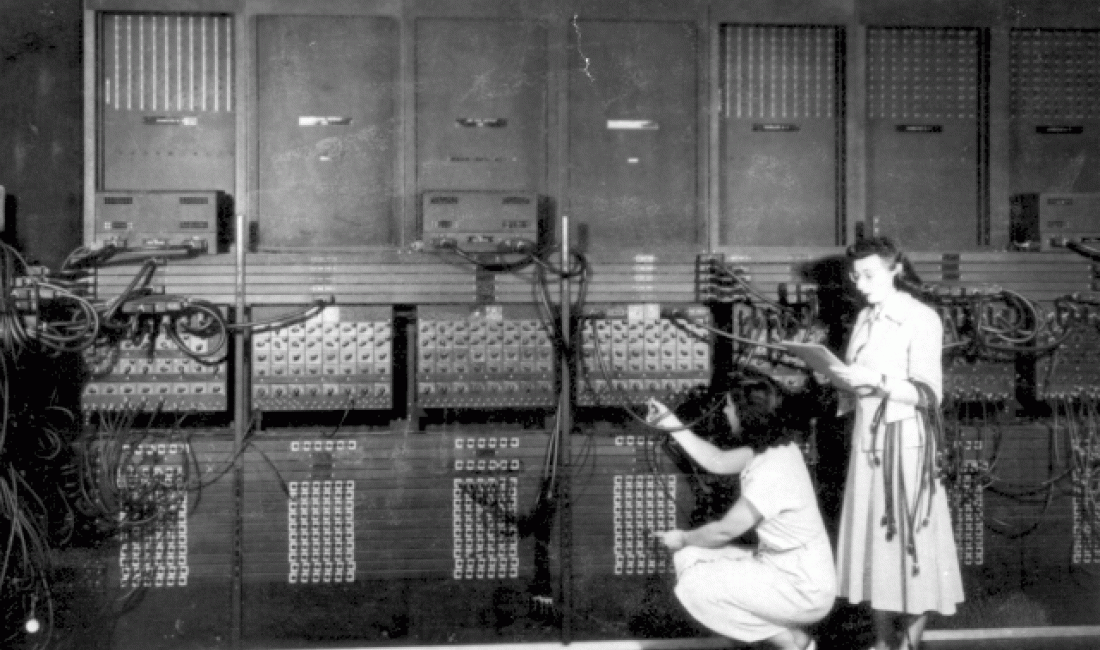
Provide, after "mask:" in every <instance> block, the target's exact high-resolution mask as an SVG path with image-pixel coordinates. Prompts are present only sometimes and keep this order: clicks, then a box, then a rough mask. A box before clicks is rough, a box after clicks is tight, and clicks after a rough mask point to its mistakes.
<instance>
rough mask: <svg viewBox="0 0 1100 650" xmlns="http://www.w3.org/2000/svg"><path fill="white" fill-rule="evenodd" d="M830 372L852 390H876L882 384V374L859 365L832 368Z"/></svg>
mask: <svg viewBox="0 0 1100 650" xmlns="http://www.w3.org/2000/svg"><path fill="white" fill-rule="evenodd" d="M829 371H830V372H832V373H833V375H834V376H835V377H836V378H837V379H839V380H840V381H842V382H843V383H844V385H845V386H847V387H850V388H853V389H855V388H861V387H867V388H876V387H877V386H878V385H879V383H880V382H882V374H881V373H877V372H875V371H874V370H871V369H870V368H865V367H863V366H857V365H846V366H830V367H829Z"/></svg>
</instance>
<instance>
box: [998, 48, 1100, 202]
mask: <svg viewBox="0 0 1100 650" xmlns="http://www.w3.org/2000/svg"><path fill="white" fill-rule="evenodd" d="M1009 41H1010V43H1009V52H1010V61H1009V66H1010V89H1009V94H1010V97H1011V100H1010V116H1011V124H1012V127H1011V135H1010V138H1011V141H1010V145H1009V146H1010V158H1009V160H1010V161H1011V169H1010V180H1009V183H1010V186H1011V188H1012V190H1011V191H1012V193H1013V194H1022V193H1040V192H1100V31H1097V30H1039V29H1026V30H1025V29H1017V30H1012V32H1011V34H1010V36H1009Z"/></svg>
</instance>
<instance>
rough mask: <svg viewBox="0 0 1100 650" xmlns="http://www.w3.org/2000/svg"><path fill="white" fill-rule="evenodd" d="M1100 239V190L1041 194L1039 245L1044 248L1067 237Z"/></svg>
mask: <svg viewBox="0 0 1100 650" xmlns="http://www.w3.org/2000/svg"><path fill="white" fill-rule="evenodd" d="M1068 239H1072V240H1079V241H1083V242H1086V243H1087V242H1089V241H1093V242H1095V241H1100V194H1054V193H1043V194H1040V195H1039V245H1040V248H1042V250H1049V249H1050V248H1052V247H1056V246H1059V245H1060V244H1061V242H1062V241H1064V240H1068Z"/></svg>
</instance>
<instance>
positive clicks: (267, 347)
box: [252, 305, 393, 411]
mask: <svg viewBox="0 0 1100 650" xmlns="http://www.w3.org/2000/svg"><path fill="white" fill-rule="evenodd" d="M287 311H289V310H283V309H280V308H276V307H263V308H256V309H255V310H253V319H254V320H263V319H270V318H276V319H277V318H278V316H280V315H282V314H285V313H286V312H287ZM392 384H393V308H392V307H389V306H385V307H375V306H363V305H340V306H328V307H325V308H324V310H323V311H321V312H320V313H319V314H318V315H316V316H314V317H312V318H310V319H308V320H306V321H304V322H299V323H294V324H290V325H287V326H284V327H278V328H274V329H271V330H268V331H259V332H256V333H255V334H253V336H252V403H253V405H254V406H255V408H256V409H258V410H261V411H319V410H335V411H343V410H359V409H389V408H391V406H392V403H393V389H392Z"/></svg>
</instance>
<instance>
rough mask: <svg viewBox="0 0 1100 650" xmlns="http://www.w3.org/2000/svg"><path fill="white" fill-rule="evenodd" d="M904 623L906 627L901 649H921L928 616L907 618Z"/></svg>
mask: <svg viewBox="0 0 1100 650" xmlns="http://www.w3.org/2000/svg"><path fill="white" fill-rule="evenodd" d="M903 621H904V623H905V626H906V627H905V630H904V632H903V638H902V640H901V644H900V645H899V647H900V648H903V649H904V650H917V648H919V647H920V638H921V635H923V634H924V624H925V623H927V622H928V615H927V614H921V615H920V616H906V617H904V619H903Z"/></svg>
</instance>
